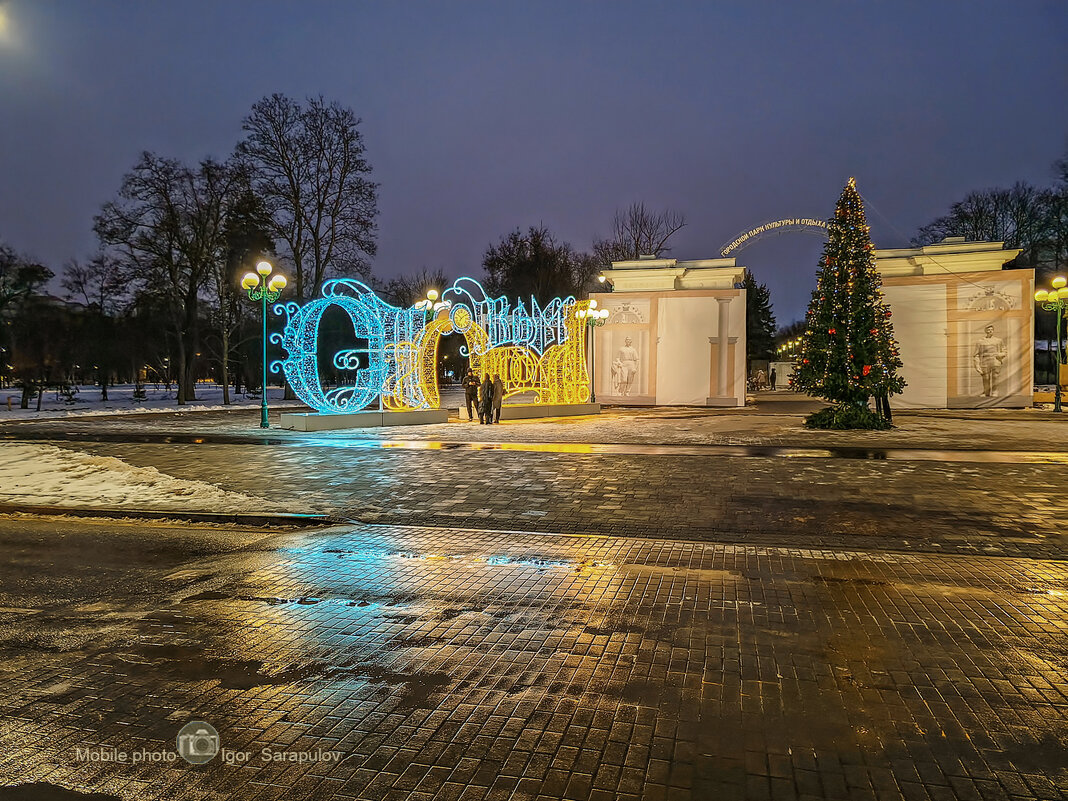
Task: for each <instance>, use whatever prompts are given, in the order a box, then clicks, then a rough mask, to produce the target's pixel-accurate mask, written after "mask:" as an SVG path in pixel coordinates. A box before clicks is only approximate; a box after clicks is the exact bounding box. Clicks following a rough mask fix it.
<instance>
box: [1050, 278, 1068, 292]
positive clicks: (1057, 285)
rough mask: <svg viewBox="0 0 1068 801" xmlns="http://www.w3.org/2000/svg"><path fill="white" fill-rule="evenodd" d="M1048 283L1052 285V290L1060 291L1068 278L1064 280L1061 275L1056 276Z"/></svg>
mask: <svg viewBox="0 0 1068 801" xmlns="http://www.w3.org/2000/svg"><path fill="white" fill-rule="evenodd" d="M1050 283H1051V284H1053V288H1054V289H1060V288H1061V287H1063V286H1064V285H1065V284H1068V278H1065V277H1064V276H1063V275H1058V276H1057V277H1056V278H1054V279H1053V280H1052V281H1050Z"/></svg>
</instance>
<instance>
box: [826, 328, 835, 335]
mask: <svg viewBox="0 0 1068 801" xmlns="http://www.w3.org/2000/svg"><path fill="white" fill-rule="evenodd" d="M834 332H835V329H834V328H828V329H827V333H828V334H833V333H834Z"/></svg>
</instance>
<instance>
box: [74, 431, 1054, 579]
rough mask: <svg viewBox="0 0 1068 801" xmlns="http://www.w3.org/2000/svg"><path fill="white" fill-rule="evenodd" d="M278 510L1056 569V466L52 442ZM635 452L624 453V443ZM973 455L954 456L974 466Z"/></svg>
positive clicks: (335, 445)
mask: <svg viewBox="0 0 1068 801" xmlns="http://www.w3.org/2000/svg"><path fill="white" fill-rule="evenodd" d="M59 444H60V445H61V446H62V447H64V448H73V449H76V450H79V451H84V452H86V453H89V454H92V455H96V456H110V457H117V458H119V459H122V460H123V461H124V462H126V463H128V464H131V465H134V466H136V467H154V468H157V469H159V470H160V471H162V472H164V473H166V474H167V475H170V476H174V477H176V478H178V479H183V480H202V481H209V482H211V483H212V484H214V485H216V486H218V487H220V488H221V489H224V490H227V491H230V492H236V493H243V494H246V495H249V496H253V497H263V498H268V499H270V502H271V504H273V508H274V509H276V510H280V511H291V512H305V513H320V514H328V515H332V516H335V517H336V518H338V519H344V520H358V521H361V522H369V523H372V522H373V523H393V524H403V525H437V526H445V527H453V526H463V527H466V528H472V529H491V530H510V531H527V532H548V533H580V534H606V535H617V536H641V537H670V538H677V539H688V540H690V539H696V540H703V541H720V542H734V543H747V544H769V545H783V546H791V545H803V546H811V547H826V548H875V549H882V550H886V549H891V550H917V549H918V550H924V551H933V552H941V553H974V554H988V555H997V554H1002V555H1008V556H1035V557H1038V558H1063V556H1064V554H1065V553H1068V507H1065V506H1064V505H1063V504H1059V503H1053V504H1051V503H1050V499H1055V498H1059V497H1060V495H1061V492H1062V488H1063V487H1065V486H1066V485H1068V464H1064V463H1063V462H1060V463H1048V464H1046V463H1032V462H1031V461H1028V460H1029V459H1030V458H1031V457H1032V456H1033V454H1020V453H1016V454H1010V456H1013V457H1022V458H1019V459H1016V458H1014V460H1013V461H1012V462H1001V461H989V462H986V461H975V462H973V461H925V460H914V461H910V460H907V459H906V460H881V459H841V458H822V457H818V456H817V457H810V456H805V455H803V454H802V453H799V452H795V453H797V455H796V456H795V458H784V457H782V456H764V455H749V456H742V457H734V456H725V455H722V454H717V453H716V452H715V450H714V449H713V450H712V451H710V452H708V453H706V454H704V455H696V454H690V453H686V451H685V449H672V448H666V449H653V450H654V452H652V453H627V452H623V453H612V452H599V453H598V452H592V451H590V450H589V449H588V448H587V446H582V447H578V446H568V447H563V446H559V445H555V444H554V446H553V447H552V448H551V449H546V450H544V451H541V450H538V449H536V448H534V447H530V446H531V443H526V444H524V445H523V446H517V447H515V448H488V449H482V448H473V449H467V448H441V449H437V448H432V447H415V448H409V447H397V448H394V447H377V446H376V447H373V448H366V447H363V446H362V445H355V446H353V447H346V446H345V445H344V443H343V441H341V440H336V441H329V440H328V438H323V437H318V438H313V439H309V440H308V441H304V442H301V443H300V444H299V445H293V444H287V445H279V446H272V447H264V446H258V445H247V444H245V445H237V444H234V445H213V444H207V443H205V444H198V445H190V444H141V443H59ZM626 447H627V448H634V447H635V446H626ZM976 455H979V456H983V454H981V453H980V454H976V452H969V453H967V454H965V455H964V457H963V458H965V459H971V458H972V457H975V456H976Z"/></svg>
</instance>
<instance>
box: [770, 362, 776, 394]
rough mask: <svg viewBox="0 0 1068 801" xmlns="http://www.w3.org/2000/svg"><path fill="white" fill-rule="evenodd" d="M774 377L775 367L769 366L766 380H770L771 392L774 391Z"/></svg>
mask: <svg viewBox="0 0 1068 801" xmlns="http://www.w3.org/2000/svg"><path fill="white" fill-rule="evenodd" d="M775 379H776V375H775V368H774V367H772V368H771V374H770V375H769V376H768V380H769V381H770V382H771V391H772V392H774V391H775Z"/></svg>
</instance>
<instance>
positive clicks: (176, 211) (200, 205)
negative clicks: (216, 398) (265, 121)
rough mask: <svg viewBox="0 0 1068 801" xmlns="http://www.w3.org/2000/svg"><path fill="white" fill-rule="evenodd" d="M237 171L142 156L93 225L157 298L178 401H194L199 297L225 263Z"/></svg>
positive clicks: (139, 284)
mask: <svg viewBox="0 0 1068 801" xmlns="http://www.w3.org/2000/svg"><path fill="white" fill-rule="evenodd" d="M240 185H241V184H240V180H239V171H237V170H235V169H234V168H233V167H232V166H230V165H228V164H223V163H219V162H217V161H213V160H211V159H206V160H205V161H202V162H201V163H200V165H199V166H198V167H197V168H196V169H192V168H189V167H187V166H186V165H184V164H182V163H181V162H179V161H175V160H173V159H164V158H161V157H159V156H156V155H154V154H152V153H147V152H146V153H144V154H143V155H142V156H141V160H140V161H139V162H138V163H137V165H136V166H135V167H134V169H133V170H132V171H131V172H130V173H129V174H128V175H126V176H125V178H123V182H122V187H121V189H120V190H119V195H118V197H117V198H116V199H115V200H112V201H109V202H108V203H106V204H104V207H103V208H102V209H101V212H100V214H98V215H97V216H96V218H95V220H94V229H95V231H96V233H97V236H98V237H99V238H100V241H101V243H102V244H103V245H104V246H105V247H107V248H109V249H110V252H111V253H112V254H113V255H114V256H115V258H117V259H118V260H119V262H120V263H121V264H122V266H123V268H124V271H125V274H126V275H127V276H128V280H129V282H130V283H131V285H133V286H134V287H136V288H137V289H138V290H140V291H141V292H142V293H145V294H151V295H158V296H159V297H160V298H161V299H162V301H163V306H164V307H165V308H166V309H167V313H168V316H169V318H170V319H169V322H170V325H171V328H172V331H173V333H174V334H175V345H176V348H177V354H176V355H177V362H178V403H179V405H183V404H185V403H186V401H187V400H192V399H193V398H194V397H195V395H194V388H195V378H196V372H195V368H196V356H197V352H198V350H199V342H200V328H199V314H198V312H199V305H200V293H201V291H202V290H203V289H204V287H205V284H206V282H207V280H208V279H209V277H210V276H211V271H212V269H213V267H214V266H215V265H217V264H218V263H219V262H220V261H223V260H224V258H225V246H226V238H225V236H224V223H225V220H226V212H227V208H228V205H229V204H230V203H231V202H232V200H233V197H234V192H235V191H236V190H237V189H238V188H239V187H240Z"/></svg>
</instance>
